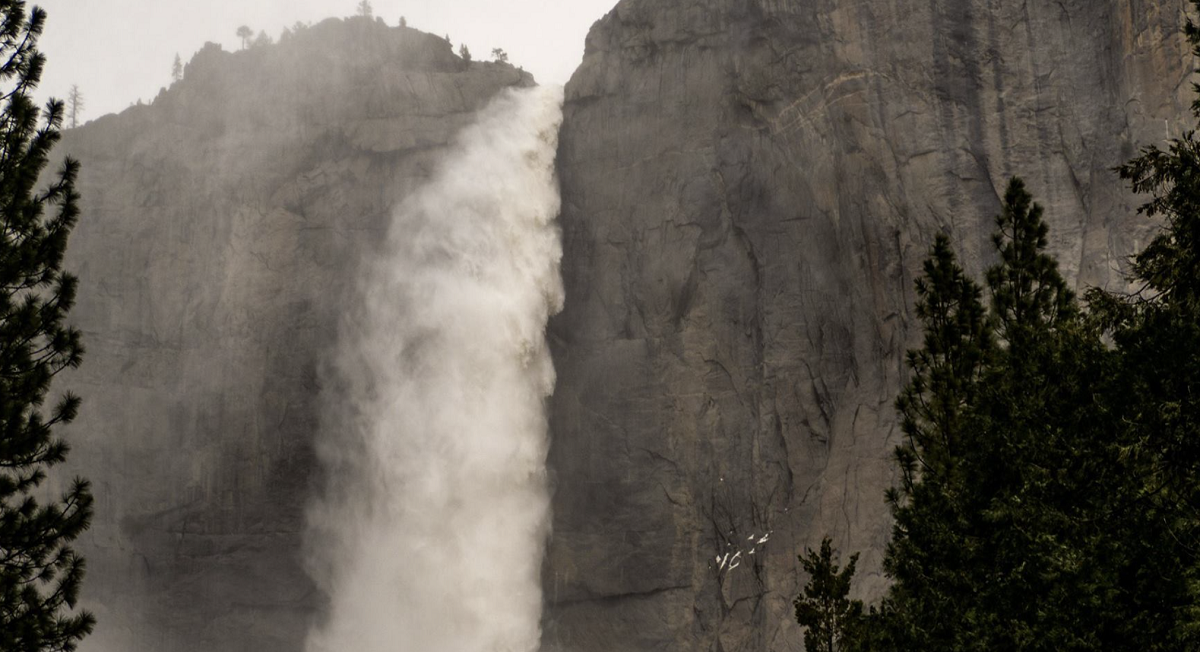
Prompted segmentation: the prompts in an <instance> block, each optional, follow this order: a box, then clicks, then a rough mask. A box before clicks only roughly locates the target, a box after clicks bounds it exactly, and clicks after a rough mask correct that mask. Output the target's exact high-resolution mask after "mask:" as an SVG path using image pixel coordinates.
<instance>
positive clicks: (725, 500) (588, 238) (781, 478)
mask: <svg viewBox="0 0 1200 652" xmlns="http://www.w3.org/2000/svg"><path fill="white" fill-rule="evenodd" d="M1184 6H1185V2H1183V0H1062V1H1060V2H1042V3H1038V2H1000V1H997V0H870V1H867V2H848V1H845V0H687V1H683V0H622V1H621V2H620V3H619V4H618V5H617V7H616V8H615V9H614V10H613V11H612V12H610V13H609V14H608V15H607V16H605V17H604V18H603V19H602V20H601V21H599V22H598V23H597V24H596V25H595V26H594V27H593V29H592V31H591V34H590V35H589V37H588V41H587V52H586V54H585V58H584V62H583V65H582V66H581V68H580V69H579V70H578V71H577V72H576V73H575V75H574V77H573V78H572V79H571V82H570V83H569V84H568V86H567V89H566V94H567V103H566V109H565V121H564V124H563V128H562V134H561V140H560V150H559V160H558V165H559V172H560V177H561V183H562V192H563V204H564V207H563V213H562V217H561V221H562V225H563V230H564V245H565V255H564V265H563V273H564V279H565V282H566V289H567V303H566V309H565V311H564V312H563V313H562V314H561V315H560V316H559V317H558V318H557V319H556V320H555V321H554V322H553V323H552V333H551V339H552V343H553V347H554V356H555V364H556V368H557V371H558V377H559V381H558V386H557V390H556V393H555V396H554V398H553V402H552V426H551V430H552V433H553V438H554V439H553V447H552V450H551V454H550V465H551V469H552V473H553V477H554V478H555V481H556V487H557V488H556V494H555V498H554V514H555V516H554V535H553V540H552V542H551V545H550V549H549V555H548V559H547V563H546V567H545V584H546V594H547V599H548V601H549V604H548V611H547V614H546V632H545V634H544V641H545V644H546V645H545V649H546V650H554V651H559V650H563V651H571V652H584V651H593V650H594V651H597V652H599V651H601V650H603V651H605V652H620V651H624V650H719V651H723V652H733V651H734V650H754V651H758V650H801V649H802V643H801V636H800V632H799V630H798V627H797V626H796V625H795V624H794V623H793V621H792V616H791V600H792V599H793V597H794V596H795V595H796V593H797V592H798V589H799V587H800V585H801V584H802V581H803V580H804V578H802V577H800V576H799V575H798V572H797V564H796V555H797V554H798V553H799V552H800V551H801V550H802V549H803V548H804V547H806V546H813V545H815V544H817V543H818V542H819V541H820V538H821V537H822V535H824V534H830V535H832V536H833V538H834V539H835V542H836V544H837V545H838V546H839V547H840V548H841V549H842V550H843V551H844V552H845V553H847V554H848V553H850V552H856V551H861V552H862V554H863V557H862V560H861V561H860V564H859V568H860V571H859V575H858V582H859V584H858V588H857V592H858V594H859V595H860V596H864V597H867V598H871V597H876V596H878V595H879V594H880V593H881V592H882V591H883V589H884V587H885V586H886V580H885V578H884V577H883V576H882V574H881V572H880V562H881V557H882V550H883V546H884V544H885V542H886V540H887V537H888V533H889V528H890V524H889V520H888V514H887V510H886V507H885V505H884V501H883V492H884V489H885V488H886V487H888V486H889V485H890V484H891V483H892V482H893V479H894V477H893V471H892V468H891V465H890V455H891V451H892V450H893V448H894V447H895V445H896V444H897V443H898V430H897V428H896V419H895V415H894V410H893V405H892V403H893V400H894V397H895V395H896V394H897V392H898V389H899V388H900V386H901V384H902V382H903V380H904V376H905V372H904V369H903V366H902V359H903V354H904V351H905V350H906V349H907V348H909V347H912V346H914V345H915V344H916V342H917V337H918V336H919V332H918V331H919V328H918V326H919V324H918V323H917V322H916V320H915V316H914V314H913V310H912V304H913V292H912V289H911V288H912V281H913V278H914V274H915V272H916V271H917V268H918V266H919V264H920V262H921V260H922V259H923V257H924V256H925V254H926V251H927V247H928V246H929V244H930V243H931V242H932V239H933V235H934V234H935V233H936V232H938V231H943V230H944V231H947V232H949V233H950V234H951V235H952V237H953V239H954V241H955V243H956V246H957V248H958V251H959V253H960V255H961V256H962V258H963V260H964V261H965V264H966V266H967V267H968V268H969V269H970V270H972V271H974V272H976V273H978V272H981V271H982V270H983V269H984V268H985V267H986V266H987V265H988V264H989V263H990V260H991V255H990V252H989V246H990V245H989V237H990V234H991V231H992V217H993V215H994V214H995V213H996V212H998V208H999V201H1000V200H999V197H1000V194H1001V193H1002V191H1003V188H1004V185H1005V184H1006V183H1007V180H1008V178H1009V176H1010V175H1014V174H1019V175H1021V176H1022V177H1024V178H1025V179H1026V182H1027V184H1028V185H1029V187H1030V188H1031V190H1032V191H1033V192H1034V194H1035V195H1036V197H1037V200H1038V201H1039V202H1040V203H1042V204H1043V205H1044V206H1045V207H1046V210H1047V217H1048V219H1049V221H1050V222H1051V224H1052V233H1051V239H1052V249H1053V251H1054V253H1056V254H1057V255H1058V256H1059V259H1060V262H1061V265H1062V269H1063V270H1064V272H1065V273H1066V275H1067V276H1068V277H1069V278H1070V279H1071V280H1072V281H1073V282H1075V283H1076V284H1077V285H1079V286H1081V287H1083V286H1090V285H1101V286H1110V287H1111V286H1114V284H1115V286H1117V287H1119V286H1120V285H1121V283H1122V281H1121V278H1122V277H1121V274H1120V270H1121V269H1122V268H1123V267H1124V266H1125V256H1127V255H1128V254H1130V253H1132V252H1134V251H1135V250H1137V249H1138V248H1139V247H1140V245H1141V244H1142V243H1144V242H1145V240H1146V235H1147V232H1148V229H1149V228H1150V225H1149V224H1147V223H1145V222H1144V221H1143V220H1141V219H1139V218H1136V217H1134V216H1133V207H1134V206H1136V204H1137V201H1136V199H1135V198H1133V197H1131V196H1130V195H1129V194H1128V193H1127V191H1126V189H1125V188H1124V187H1123V186H1122V184H1121V183H1120V182H1119V181H1118V180H1117V178H1116V175H1115V174H1114V173H1113V172H1112V167H1113V166H1115V165H1118V164H1120V163H1121V162H1123V161H1124V160H1126V159H1128V158H1129V157H1130V156H1132V155H1133V154H1134V153H1135V151H1136V149H1137V148H1138V147H1140V146H1142V145H1145V144H1148V143H1153V142H1158V141H1160V140H1162V139H1164V138H1165V137H1168V136H1170V135H1174V134H1178V133H1179V130H1180V129H1181V128H1183V126H1184V125H1186V124H1189V122H1190V119H1188V116H1187V111H1186V107H1187V105H1188V104H1189V103H1190V101H1191V90H1190V84H1189V83H1188V81H1189V80H1190V74H1191V70H1192V68H1191V66H1192V62H1191V59H1190V54H1189V52H1188V50H1187V48H1186V46H1185V44H1184V42H1183V40H1182V38H1181V36H1180V33H1179V30H1180V27H1181V25H1182V22H1183V11H1184ZM764 533H770V536H769V539H768V541H766V542H765V543H762V544H760V543H758V542H759V541H760V540H761V538H762V535H763V534H764ZM750 536H753V537H754V539H753V540H750V539H748V537H750ZM751 549H753V550H754V554H750V551H751ZM737 551H741V552H742V556H741V557H740V558H739V560H738V566H737V567H736V568H734V569H733V570H732V571H731V570H729V568H728V566H729V565H730V562H728V561H726V562H725V564H724V568H720V566H721V565H722V560H721V557H722V555H726V554H735V553H736V552H737ZM727 559H728V558H727Z"/></svg>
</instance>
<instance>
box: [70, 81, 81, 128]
mask: <svg viewBox="0 0 1200 652" xmlns="http://www.w3.org/2000/svg"><path fill="white" fill-rule="evenodd" d="M82 113H83V93H81V92H80V91H79V85H78V84H71V92H70V93H68V94H67V119H69V120H70V121H71V128H72V129H74V128H75V127H78V126H79V116H80V115H81V114H82Z"/></svg>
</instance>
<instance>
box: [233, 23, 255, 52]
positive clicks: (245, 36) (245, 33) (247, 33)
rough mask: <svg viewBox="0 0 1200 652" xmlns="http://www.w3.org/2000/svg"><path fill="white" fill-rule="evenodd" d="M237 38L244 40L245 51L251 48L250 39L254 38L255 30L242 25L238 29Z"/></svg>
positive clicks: (243, 47)
mask: <svg viewBox="0 0 1200 652" xmlns="http://www.w3.org/2000/svg"><path fill="white" fill-rule="evenodd" d="M237 37H238V38H240V39H242V49H243V50H245V49H246V48H248V47H250V39H252V38H254V30H252V29H250V27H249V26H248V25H242V26H241V27H239V28H237Z"/></svg>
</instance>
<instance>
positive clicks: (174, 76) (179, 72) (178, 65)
mask: <svg viewBox="0 0 1200 652" xmlns="http://www.w3.org/2000/svg"><path fill="white" fill-rule="evenodd" d="M284 31H285V32H286V31H287V30H286V28H285V29H284ZM171 81H183V59H180V58H179V53H175V61H174V63H172V64H171Z"/></svg>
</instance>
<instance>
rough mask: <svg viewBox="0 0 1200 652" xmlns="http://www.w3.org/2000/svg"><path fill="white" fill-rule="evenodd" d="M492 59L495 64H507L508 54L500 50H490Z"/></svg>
mask: <svg viewBox="0 0 1200 652" xmlns="http://www.w3.org/2000/svg"><path fill="white" fill-rule="evenodd" d="M492 59H493V60H494V61H496V62H497V63H508V53H507V52H505V51H504V50H502V49H501V48H492Z"/></svg>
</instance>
